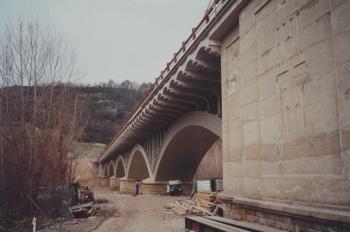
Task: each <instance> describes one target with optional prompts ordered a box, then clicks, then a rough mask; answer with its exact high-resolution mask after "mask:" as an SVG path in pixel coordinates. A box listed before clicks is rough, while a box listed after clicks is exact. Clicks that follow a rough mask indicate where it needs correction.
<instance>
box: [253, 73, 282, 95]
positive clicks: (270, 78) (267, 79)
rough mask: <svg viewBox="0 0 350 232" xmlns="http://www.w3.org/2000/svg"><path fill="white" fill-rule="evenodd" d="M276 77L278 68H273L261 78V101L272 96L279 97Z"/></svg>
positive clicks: (259, 86) (259, 85) (259, 81)
mask: <svg viewBox="0 0 350 232" xmlns="http://www.w3.org/2000/svg"><path fill="white" fill-rule="evenodd" d="M276 77H277V69H276V68H272V69H270V70H268V71H267V72H264V73H263V74H262V75H260V76H259V79H258V89H259V100H263V99H265V98H267V97H270V96H278V95H279V92H278V86H277V80H276Z"/></svg>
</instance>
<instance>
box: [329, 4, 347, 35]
mask: <svg viewBox="0 0 350 232" xmlns="http://www.w3.org/2000/svg"><path fill="white" fill-rule="evenodd" d="M333 2H334V1H333ZM333 7H335V6H334V4H333ZM349 12H350V2H349V1H344V2H343V4H341V5H340V6H338V7H335V8H334V9H333V10H332V26H333V31H334V33H336V34H337V33H340V32H343V31H348V30H350V24H349V22H350V14H349Z"/></svg>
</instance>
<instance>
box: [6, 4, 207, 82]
mask: <svg viewBox="0 0 350 232" xmlns="http://www.w3.org/2000/svg"><path fill="white" fill-rule="evenodd" d="M209 1H210V0H124V1H122V0H0V24H2V22H4V20H5V19H6V18H8V17H9V16H13V15H16V14H18V12H20V13H22V12H25V13H26V14H33V15H35V16H39V17H40V18H45V19H46V18H48V19H50V20H51V21H52V23H53V24H54V25H55V26H57V30H58V31H61V32H62V33H63V36H64V38H65V39H66V40H67V41H69V43H70V44H71V46H72V47H73V48H74V50H75V52H76V53H77V60H78V68H79V70H80V72H81V73H82V74H84V78H83V79H82V80H81V81H80V82H84V83H91V84H93V83H98V82H101V81H108V80H109V79H113V80H114V81H116V82H117V81H122V80H125V79H128V80H132V81H136V82H144V81H152V82H153V80H154V79H155V77H156V76H157V75H159V73H160V70H161V69H163V68H164V66H165V64H166V62H168V61H169V60H170V58H171V56H172V55H173V53H174V52H175V51H176V50H177V49H178V48H179V47H180V46H181V42H182V41H183V40H185V39H186V38H187V36H188V35H189V34H190V32H191V28H193V27H194V26H195V25H197V23H198V22H199V21H200V19H201V18H202V16H203V14H204V11H205V9H206V7H207V6H208V4H209ZM1 28H2V27H1V26H0V29H1Z"/></svg>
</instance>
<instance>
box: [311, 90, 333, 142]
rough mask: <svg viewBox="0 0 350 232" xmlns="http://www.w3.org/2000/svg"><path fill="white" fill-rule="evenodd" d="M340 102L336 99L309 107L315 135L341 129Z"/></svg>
mask: <svg viewBox="0 0 350 232" xmlns="http://www.w3.org/2000/svg"><path fill="white" fill-rule="evenodd" d="M337 105H338V100H337V98H335V97H331V98H328V99H325V100H324V101H323V102H320V103H317V104H314V105H311V106H309V107H308V112H309V115H310V121H311V125H312V126H311V128H313V134H314V135H318V134H323V133H328V132H332V131H334V130H337V129H338V128H339V120H338V107H337Z"/></svg>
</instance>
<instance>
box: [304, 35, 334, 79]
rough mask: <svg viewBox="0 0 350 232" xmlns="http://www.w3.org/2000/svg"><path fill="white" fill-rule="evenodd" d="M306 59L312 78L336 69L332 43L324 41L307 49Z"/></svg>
mask: <svg viewBox="0 0 350 232" xmlns="http://www.w3.org/2000/svg"><path fill="white" fill-rule="evenodd" d="M305 59H306V63H307V64H308V68H309V69H308V70H309V75H310V77H311V78H313V76H322V75H324V74H327V73H329V72H332V71H333V69H334V55H333V45H332V41H331V40H330V39H329V40H324V41H322V42H320V43H318V44H316V45H315V46H312V47H310V48H306V50H305Z"/></svg>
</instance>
